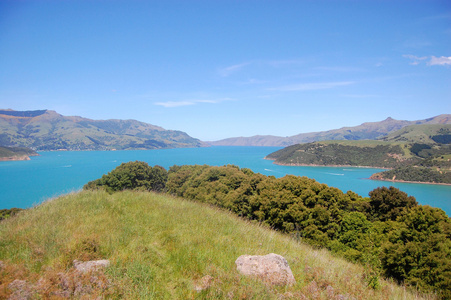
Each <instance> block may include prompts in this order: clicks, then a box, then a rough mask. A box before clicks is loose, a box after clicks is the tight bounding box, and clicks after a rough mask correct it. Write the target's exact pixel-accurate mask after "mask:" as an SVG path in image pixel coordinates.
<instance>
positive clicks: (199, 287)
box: [194, 275, 213, 292]
mask: <svg viewBox="0 0 451 300" xmlns="http://www.w3.org/2000/svg"><path fill="white" fill-rule="evenodd" d="M212 282H213V277H211V276H210V275H206V276H204V277H202V278H201V279H200V280H199V282H198V283H197V284H195V285H194V289H195V290H196V291H197V292H201V291H203V290H206V289H208V288H210V286H211V284H212Z"/></svg>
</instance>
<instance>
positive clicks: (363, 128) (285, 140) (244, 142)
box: [209, 114, 451, 147]
mask: <svg viewBox="0 0 451 300" xmlns="http://www.w3.org/2000/svg"><path fill="white" fill-rule="evenodd" d="M419 124H451V114H442V115H439V116H436V117H432V118H428V119H424V120H417V121H406V120H395V119H392V118H390V117H389V118H387V119H385V120H383V121H381V122H367V123H363V124H361V125H358V126H354V127H343V128H340V129H333V130H328V131H320V132H310V133H301V134H297V135H293V136H289V137H280V136H273V135H256V136H252V137H234V138H228V139H223V140H219V141H213V142H209V144H210V145H213V146H277V147H287V146H291V145H295V144H302V143H311V142H318V141H327V140H366V139H368V140H374V139H378V138H383V137H385V136H387V135H388V134H389V133H392V132H395V131H397V130H399V129H401V128H403V127H406V126H409V125H419Z"/></svg>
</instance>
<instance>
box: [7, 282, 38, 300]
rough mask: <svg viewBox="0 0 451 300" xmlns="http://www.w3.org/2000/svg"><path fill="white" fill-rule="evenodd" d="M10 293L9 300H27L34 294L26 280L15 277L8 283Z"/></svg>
mask: <svg viewBox="0 0 451 300" xmlns="http://www.w3.org/2000/svg"><path fill="white" fill-rule="evenodd" d="M8 287H9V289H10V290H11V291H12V294H11V295H10V296H9V298H8V299H9V300H27V299H31V297H32V296H33V294H34V288H33V285H32V284H30V283H28V282H27V281H26V280H19V279H16V280H14V281H13V282H11V283H10V284H9V285H8Z"/></svg>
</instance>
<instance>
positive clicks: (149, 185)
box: [83, 161, 168, 192]
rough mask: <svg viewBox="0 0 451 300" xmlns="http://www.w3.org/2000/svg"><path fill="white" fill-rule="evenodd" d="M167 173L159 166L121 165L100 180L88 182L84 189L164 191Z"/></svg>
mask: <svg viewBox="0 0 451 300" xmlns="http://www.w3.org/2000/svg"><path fill="white" fill-rule="evenodd" d="M167 177H168V173H167V171H166V170H165V169H164V168H163V167H160V166H154V167H151V166H149V165H148V164H147V163H145V162H140V161H135V162H128V163H122V164H121V165H120V166H118V167H117V168H116V169H114V170H113V171H111V172H109V173H108V174H106V175H103V176H102V178H99V179H97V180H94V181H90V182H88V183H87V184H86V185H85V186H84V187H83V188H84V189H96V188H105V189H106V190H107V191H108V192H115V191H121V190H126V189H127V190H133V189H139V190H149V191H156V192H161V191H164V190H165V187H166V181H167Z"/></svg>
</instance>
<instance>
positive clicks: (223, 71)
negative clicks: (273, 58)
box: [218, 62, 251, 77]
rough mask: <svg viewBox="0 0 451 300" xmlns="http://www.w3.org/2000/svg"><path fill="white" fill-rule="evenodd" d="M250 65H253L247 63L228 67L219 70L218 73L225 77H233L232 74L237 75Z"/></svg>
mask: <svg viewBox="0 0 451 300" xmlns="http://www.w3.org/2000/svg"><path fill="white" fill-rule="evenodd" d="M250 64H251V63H250V62H246V63H242V64H236V65H232V66H228V67H225V68H222V69H219V71H218V73H219V75H221V76H223V77H227V76H229V75H231V74H232V73H235V72H237V71H239V70H241V69H242V68H244V67H245V66H247V65H250Z"/></svg>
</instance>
